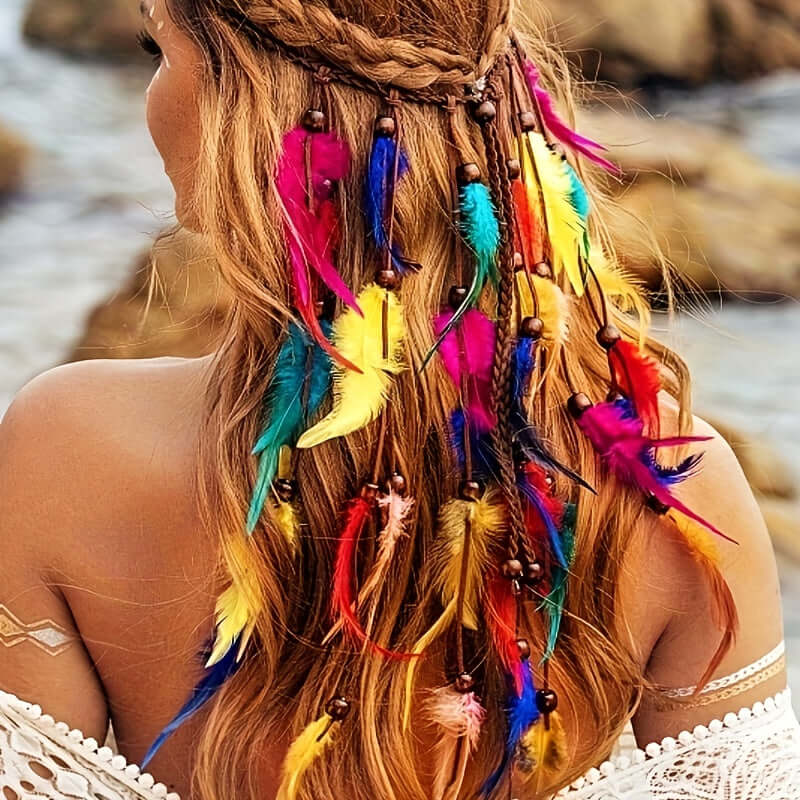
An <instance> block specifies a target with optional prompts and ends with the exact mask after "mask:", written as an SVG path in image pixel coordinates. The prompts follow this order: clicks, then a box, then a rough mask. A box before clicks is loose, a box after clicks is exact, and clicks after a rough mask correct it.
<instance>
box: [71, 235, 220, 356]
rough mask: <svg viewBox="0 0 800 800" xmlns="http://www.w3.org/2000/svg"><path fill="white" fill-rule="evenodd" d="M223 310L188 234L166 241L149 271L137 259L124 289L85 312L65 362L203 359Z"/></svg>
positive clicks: (211, 275)
mask: <svg viewBox="0 0 800 800" xmlns="http://www.w3.org/2000/svg"><path fill="white" fill-rule="evenodd" d="M151 268H153V269H155V273H156V276H157V278H156V279H154V281H153V284H152V285H153V287H154V288H153V291H152V292H151V293H150V294H152V297H150V298H148V294H149V286H150V284H149V281H148V275H149V273H150V270H151ZM148 303H149V308H148ZM228 307H229V303H228V300H227V298H226V295H225V292H224V290H223V288H222V287H221V285H220V282H219V280H218V277H217V273H216V271H215V269H214V265H213V262H212V261H211V260H210V259H209V258H207V257H206V256H205V255H204V254H203V251H202V246H201V245H200V244H199V243H198V242H197V240H196V239H195V238H194V237H193V236H191V235H190V234H187V233H184V232H181V233H178V234H175V235H170V236H168V237H166V238H163V239H161V240H160V241H159V242H158V243H157V244H156V246H155V248H154V250H153V259H152V267H151V257H150V255H149V254H145V255H144V256H142V258H141V259H140V260H139V262H138V263H137V264H136V265H135V267H134V270H133V273H132V275H131V277H130V279H129V281H128V282H127V284H126V285H125V286H123V287H122V288H121V289H120V290H119V291H118V292H116V293H115V294H114V296H113V297H112V298H110V299H109V300H108V301H107V302H104V303H102V304H101V305H99V306H98V307H97V308H95V309H94V311H92V312H91V314H90V315H89V317H88V320H87V323H86V332H85V333H84V335H83V336H82V337H81V339H80V341H79V342H78V344H77V345H76V346H75V349H74V350H73V352H72V355H71V356H70V357H69V360H70V361H76V360H83V359H87V358H155V357H158V356H165V355H169V356H179V357H183V358H195V357H198V356H203V355H206V354H207V353H210V352H211V351H212V350H213V349H214V347H215V346H216V345H215V342H216V341H217V336H218V335H219V333H220V332H221V329H222V323H223V320H224V317H225V312H226V311H227V309H228Z"/></svg>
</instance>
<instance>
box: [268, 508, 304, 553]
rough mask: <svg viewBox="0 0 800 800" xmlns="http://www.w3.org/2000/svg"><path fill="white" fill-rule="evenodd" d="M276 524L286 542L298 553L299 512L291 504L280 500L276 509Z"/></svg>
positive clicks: (293, 551)
mask: <svg viewBox="0 0 800 800" xmlns="http://www.w3.org/2000/svg"><path fill="white" fill-rule="evenodd" d="M274 516H275V524H276V525H277V526H278V528H279V530H280V531H281V533H282V534H283V535H284V537H285V538H286V542H287V544H288V545H289V547H290V548H291V550H292V553H296V552H297V537H298V534H299V532H300V523H299V520H298V519H297V511H296V510H295V507H294V506H293V505H292V504H291V503H284V502H283V501H281V500H279V501H278V502H277V504H276V505H275V508H274Z"/></svg>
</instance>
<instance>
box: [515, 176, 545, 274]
mask: <svg viewBox="0 0 800 800" xmlns="http://www.w3.org/2000/svg"><path fill="white" fill-rule="evenodd" d="M511 190H512V192H513V195H514V213H515V215H516V218H517V226H518V228H519V238H520V239H521V240H522V241H521V242H520V244H521V246H522V247H523V248H524V253H525V258H526V260H527V262H528V264H529V265H530V266H531V267H533V266H534V264H538V263H539V262H540V261H541V260H542V258H543V257H544V239H543V231H542V226H541V223H540V222H539V219H538V217H537V216H536V214H535V213H534V210H533V209H532V208H531V204H530V202H529V198H528V190H527V189H526V188H525V184H524V183H523V182H522V181H521V180H519V179H517V180H515V181H512V183H511Z"/></svg>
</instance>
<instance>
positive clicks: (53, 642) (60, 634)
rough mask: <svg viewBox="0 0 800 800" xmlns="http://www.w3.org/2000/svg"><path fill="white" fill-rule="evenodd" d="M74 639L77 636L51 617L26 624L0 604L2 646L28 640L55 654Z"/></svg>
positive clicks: (0, 640) (61, 651) (0, 638)
mask: <svg viewBox="0 0 800 800" xmlns="http://www.w3.org/2000/svg"><path fill="white" fill-rule="evenodd" d="M76 641H78V637H77V636H73V635H70V634H69V633H67V630H66V628H64V627H63V626H62V625H59V624H58V623H57V622H54V621H53V620H52V619H49V618H48V619H40V620H39V621H38V622H33V623H31V624H29V625H26V624H25V623H24V622H22V621H21V620H19V619H18V618H17V617H15V616H14V615H13V614H12V613H11V612H10V611H9V610H8V609H7V608H6V607H5V606H4V605H0V644H2V645H3V646H4V647H16V646H17V645H18V644H22V643H23V642H30V643H31V644H33V645H36V647H38V648H39V649H40V650H43V651H44V652H45V653H47V654H48V655H51V656H57V655H60V654H61V653H63V652H64V651H65V650H66V649H67V648H68V647H69V646H70V645H71V644H72V643H73V642H76Z"/></svg>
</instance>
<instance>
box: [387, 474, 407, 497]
mask: <svg viewBox="0 0 800 800" xmlns="http://www.w3.org/2000/svg"><path fill="white" fill-rule="evenodd" d="M389 488H390V489H391V490H392V491H393V492H394V493H395V494H399V495H404V494H405V493H406V490H407V488H408V486H407V484H406V479H405V478H404V477H403V476H402V475H401V474H400V473H399V472H395V473H394V474H393V475H392V477H391V478H389Z"/></svg>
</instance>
